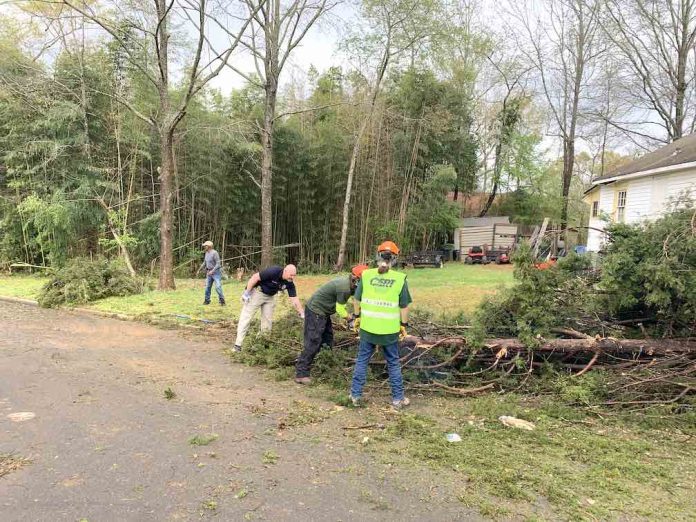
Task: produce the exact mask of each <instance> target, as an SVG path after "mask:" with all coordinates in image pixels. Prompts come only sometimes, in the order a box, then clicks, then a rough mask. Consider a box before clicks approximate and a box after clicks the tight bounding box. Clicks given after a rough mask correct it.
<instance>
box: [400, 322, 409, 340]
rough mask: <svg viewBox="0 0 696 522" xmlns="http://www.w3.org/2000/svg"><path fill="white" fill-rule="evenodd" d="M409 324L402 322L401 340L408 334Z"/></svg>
mask: <svg viewBox="0 0 696 522" xmlns="http://www.w3.org/2000/svg"><path fill="white" fill-rule="evenodd" d="M407 326H408V323H401V328H400V329H399V341H403V340H404V339H405V338H406V336H407V335H408V332H407V331H406V327H407Z"/></svg>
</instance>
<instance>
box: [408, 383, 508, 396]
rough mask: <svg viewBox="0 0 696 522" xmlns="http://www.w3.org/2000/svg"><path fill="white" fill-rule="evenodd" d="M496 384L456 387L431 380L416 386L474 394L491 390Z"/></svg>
mask: <svg viewBox="0 0 696 522" xmlns="http://www.w3.org/2000/svg"><path fill="white" fill-rule="evenodd" d="M494 386H495V384H494V383H489V384H486V385H484V386H479V387H478V388H455V387H454V386H447V385H445V384H442V383H440V382H431V383H430V384H419V385H415V386H414V387H416V388H420V389H428V388H431V389H432V388H436V389H439V390H444V391H446V392H448V393H453V394H454V395H472V394H474V393H479V392H482V391H486V390H490V389H491V388H493V387H494Z"/></svg>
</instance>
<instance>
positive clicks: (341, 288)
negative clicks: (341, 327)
mask: <svg viewBox="0 0 696 522" xmlns="http://www.w3.org/2000/svg"><path fill="white" fill-rule="evenodd" d="M351 294H352V292H351V288H350V276H343V277H337V278H336V279H332V280H331V281H329V282H328V283H326V284H324V285H322V286H320V287H319V289H318V290H317V291H316V292H314V294H312V297H310V298H309V301H307V307H308V308H309V309H310V310H311V311H312V312H314V313H315V314H318V315H332V314H335V313H336V312H337V311H338V312H339V313H340V314H341V315H342V316H346V315H347V313H346V307H345V305H346V303H347V302H348V299H349V298H350V296H351Z"/></svg>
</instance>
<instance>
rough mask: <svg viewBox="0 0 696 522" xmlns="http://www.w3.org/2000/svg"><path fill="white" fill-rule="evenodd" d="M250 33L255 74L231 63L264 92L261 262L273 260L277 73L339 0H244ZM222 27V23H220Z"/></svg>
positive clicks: (247, 43)
mask: <svg viewBox="0 0 696 522" xmlns="http://www.w3.org/2000/svg"><path fill="white" fill-rule="evenodd" d="M244 3H245V4H246V7H247V10H248V13H249V16H250V17H251V21H252V22H251V34H250V36H249V37H248V38H243V39H242V40H241V44H242V45H243V46H244V47H245V48H246V49H247V50H248V51H249V52H250V53H251V55H252V57H253V58H254V64H255V68H256V71H255V73H256V76H254V75H251V74H248V73H246V72H243V71H241V70H240V69H239V68H238V67H234V66H231V67H232V69H233V70H234V71H236V72H237V73H238V74H240V75H241V76H242V77H243V78H245V79H246V80H247V81H248V82H250V83H252V84H254V85H257V86H258V87H260V88H262V89H263V90H264V93H265V99H264V111H263V123H262V125H261V129H260V130H261V147H262V156H261V265H262V266H268V265H270V264H271V263H273V206H272V201H273V127H274V125H275V121H276V119H277V118H278V116H276V102H277V96H278V85H279V82H280V75H281V73H282V72H283V68H284V67H285V65H286V63H287V60H288V58H289V57H290V55H291V54H292V52H293V51H294V50H295V49H296V48H297V46H298V45H300V43H301V42H302V40H303V39H304V38H305V36H307V33H308V32H309V30H310V29H311V28H312V26H313V25H314V24H315V23H316V22H317V20H319V18H320V17H321V16H322V15H323V14H324V13H326V12H327V11H329V10H330V9H332V8H333V7H334V6H336V5H337V4H338V3H339V2H338V0H336V1H334V2H331V1H329V0H291V1H283V0H244ZM222 27H223V29H224V26H222Z"/></svg>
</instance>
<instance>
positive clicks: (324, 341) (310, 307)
mask: <svg viewBox="0 0 696 522" xmlns="http://www.w3.org/2000/svg"><path fill="white" fill-rule="evenodd" d="M366 269H367V265H358V266H354V267H353V269H352V270H351V273H350V275H349V276H343V277H338V278H336V279H333V280H332V281H329V282H328V283H326V284H325V285H323V286H321V287H320V288H319V289H318V290H317V291H316V292H314V294H313V295H312V297H310V298H309V301H308V302H307V305H306V306H305V321H304V349H303V350H302V353H301V354H300V357H299V358H298V359H297V363H296V365H295V382H296V383H297V384H310V383H311V382H312V379H311V378H310V377H309V373H310V370H311V368H312V363H313V362H314V358H315V357H316V356H317V354H318V353H319V350H320V349H321V347H322V345H327V346H328V347H332V346H333V326H332V324H331V316H332V315H333V314H335V313H338V314H339V315H340V316H341V317H344V318H345V319H346V321H347V322H348V325H349V327H351V328H352V326H353V325H352V322H353V318H352V317H351V316H350V315H349V314H348V311H347V310H346V303H347V302H348V299H349V298H350V296H352V295H353V293H354V292H355V288H356V287H357V284H358V281H359V280H360V275H361V274H362V272H363V271H364V270H366Z"/></svg>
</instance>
